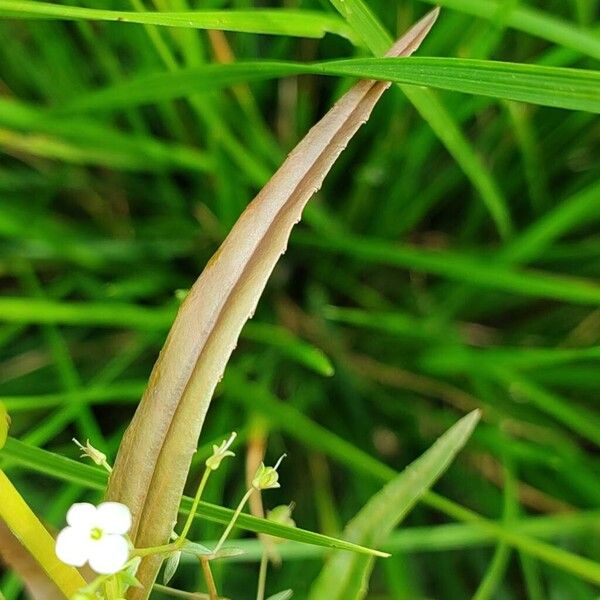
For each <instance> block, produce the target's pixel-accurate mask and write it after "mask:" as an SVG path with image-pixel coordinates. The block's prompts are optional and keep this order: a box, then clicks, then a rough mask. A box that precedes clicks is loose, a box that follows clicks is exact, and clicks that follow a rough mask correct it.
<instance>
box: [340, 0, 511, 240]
mask: <svg viewBox="0 0 600 600" xmlns="http://www.w3.org/2000/svg"><path fill="white" fill-rule="evenodd" d="M330 1H331V3H332V4H333V6H334V7H335V8H336V10H337V11H338V12H339V13H340V14H341V15H342V16H343V17H344V18H345V19H346V21H347V22H348V24H349V25H350V26H351V27H352V28H353V29H354V31H355V32H356V33H357V34H358V35H360V37H361V38H362V40H363V41H364V43H365V45H366V46H367V48H369V50H371V52H372V53H373V54H374V55H375V56H381V55H382V54H383V53H384V52H385V49H386V48H387V47H388V46H389V43H390V39H391V38H390V35H389V33H388V32H387V31H386V30H385V28H384V27H383V25H381V23H380V22H379V20H378V19H377V17H376V16H375V14H374V13H373V12H372V11H371V9H370V8H369V6H368V5H367V4H366V3H365V2H364V1H363V0H330ZM400 89H401V90H402V92H403V93H404V94H405V95H406V97H407V98H408V100H409V101H410V102H411V103H412V104H413V106H414V107H415V108H416V109H417V110H418V111H419V113H420V114H421V116H422V117H423V119H424V120H425V121H426V122H427V123H428V124H429V126H430V127H431V129H432V130H433V132H434V133H435V135H436V136H437V137H438V138H439V140H440V141H441V142H442V143H443V144H444V146H445V147H446V149H447V150H448V152H449V153H450V155H451V156H452V157H453V158H454V160H455V161H456V162H457V164H458V165H459V166H460V168H461V169H462V170H463V172H464V173H465V175H466V176H467V177H468V178H469V180H470V181H471V183H472V184H473V186H474V187H475V189H476V190H477V191H478V192H479V195H480V196H481V199H482V201H483V203H484V205H485V206H486V208H487V210H488V211H489V213H490V215H491V216H492V219H493V220H494V222H495V224H496V227H497V229H498V232H499V234H500V236H501V237H508V236H509V235H510V233H511V230H512V223H511V217H510V212H509V209H508V203H507V202H506V199H505V198H504V196H503V195H502V193H501V191H500V188H499V186H498V185H497V184H496V181H495V180H494V177H493V176H492V174H491V173H490V171H489V170H488V169H487V168H486V167H485V165H484V164H483V162H482V161H481V160H480V158H479V156H478V155H477V153H476V151H475V149H474V148H473V146H472V145H471V144H470V143H469V141H468V139H467V138H466V137H465V136H464V135H463V133H462V131H461V129H460V126H459V124H458V123H457V121H456V120H455V118H454V117H453V115H451V114H450V112H449V111H448V110H447V109H446V107H445V105H444V104H443V103H442V101H441V100H440V99H439V98H438V96H436V94H434V93H433V92H432V91H431V90H420V89H416V88H412V87H408V86H400Z"/></svg>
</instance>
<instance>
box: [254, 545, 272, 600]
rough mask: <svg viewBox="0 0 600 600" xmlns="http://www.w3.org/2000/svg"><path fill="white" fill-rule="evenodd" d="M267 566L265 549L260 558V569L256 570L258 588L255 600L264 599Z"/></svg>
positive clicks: (267, 560)
mask: <svg viewBox="0 0 600 600" xmlns="http://www.w3.org/2000/svg"><path fill="white" fill-rule="evenodd" d="M268 566H269V558H268V555H267V549H266V548H263V552H262V556H261V558H260V568H259V570H258V588H257V590H256V600H264V598H265V587H266V584H267V568H268Z"/></svg>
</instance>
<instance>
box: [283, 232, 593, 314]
mask: <svg viewBox="0 0 600 600" xmlns="http://www.w3.org/2000/svg"><path fill="white" fill-rule="evenodd" d="M293 241H295V242H296V243H301V244H302V245H303V246H308V247H311V248H316V249H319V250H321V251H328V252H332V253H334V254H343V255H346V256H349V257H352V258H353V259H357V260H361V261H364V262H366V263H379V264H384V265H393V266H397V267H404V268H409V269H415V270H417V271H423V272H425V273H431V274H435V275H440V276H442V277H446V278H448V279H451V280H454V281H461V282H464V283H469V284H470V285H473V286H475V287H483V288H489V289H495V290H503V291H505V292H510V293H513V294H518V295H523V296H531V297H538V298H553V299H554V300H562V301H566V302H573V303H575V304H590V305H595V306H598V305H600V286H599V285H597V284H596V283H595V282H592V281H588V280H585V279H580V278H576V277H567V276H564V275H553V274H549V273H544V272H542V271H534V270H525V269H518V268H512V267H509V266H507V265H503V264H500V263H494V262H492V261H490V260H485V259H482V258H478V257H475V256H471V255H468V254H465V253H461V252H456V251H451V250H444V251H434V250H429V249H425V248H416V247H411V246H407V245H400V244H391V243H389V242H385V241H379V240H374V239H368V238H366V237H358V236H351V235H344V236H341V235H336V236H335V237H333V236H331V237H329V238H327V239H322V238H319V237H317V236H313V235H310V234H305V233H303V232H298V233H296V235H295V237H294V240H293Z"/></svg>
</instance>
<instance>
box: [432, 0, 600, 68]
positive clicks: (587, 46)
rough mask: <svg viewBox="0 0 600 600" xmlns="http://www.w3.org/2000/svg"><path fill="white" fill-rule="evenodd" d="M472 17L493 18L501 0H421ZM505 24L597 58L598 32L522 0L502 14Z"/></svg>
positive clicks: (598, 48) (598, 53) (599, 39)
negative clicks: (526, 3) (564, 19)
mask: <svg viewBox="0 0 600 600" xmlns="http://www.w3.org/2000/svg"><path fill="white" fill-rule="evenodd" d="M424 1H425V2H429V3H430V4H437V5H439V6H445V7H447V8H452V9H454V10H457V11H460V12H464V13H467V14H470V15H473V16H475V17H480V18H482V19H487V20H490V21H494V20H495V19H496V18H497V15H498V11H499V10H500V9H501V7H502V2H501V0H485V1H483V0H424ZM504 24H505V25H506V26H508V27H512V28H513V29H517V30H519V31H523V32H525V33H529V34H531V35H535V36H537V37H539V38H542V39H544V40H548V41H549V42H554V43H555V44H558V45H559V46H564V47H565V48H571V49H573V50H575V51H577V52H579V53H582V54H587V55H588V56H591V57H593V58H598V59H600V37H598V35H597V33H595V32H593V31H590V30H587V29H584V28H582V27H577V26H576V25H574V24H573V23H569V22H567V21H563V20H561V19H559V18H557V17H554V16H552V15H549V14H548V13H546V12H543V11H541V10H539V9H537V8H533V7H532V6H526V5H525V3H524V2H522V3H520V4H519V5H517V6H514V7H511V8H510V9H509V10H508V11H506V13H505V14H504Z"/></svg>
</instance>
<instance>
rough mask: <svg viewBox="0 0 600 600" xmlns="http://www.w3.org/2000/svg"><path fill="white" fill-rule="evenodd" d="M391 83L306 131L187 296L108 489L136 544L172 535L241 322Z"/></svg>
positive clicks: (348, 97)
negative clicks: (125, 509) (122, 507)
mask: <svg viewBox="0 0 600 600" xmlns="http://www.w3.org/2000/svg"><path fill="white" fill-rule="evenodd" d="M436 17H437V10H435V11H432V12H431V13H429V14H428V15H427V16H426V17H425V18H423V19H422V20H421V21H419V23H417V24H416V25H415V26H413V27H412V28H411V29H410V30H409V31H408V32H407V33H406V34H405V35H404V36H403V37H402V38H401V39H400V40H399V41H398V42H396V44H394V46H393V47H392V49H391V50H390V52H389V53H388V56H408V55H410V54H412V53H413V52H414V51H415V50H416V49H417V48H418V46H419V45H420V43H421V42H422V41H423V39H424V38H425V36H426V35H427V33H428V32H429V30H430V28H431V27H432V25H433V23H434V22H435V19H436ZM388 87H389V84H388V83H386V82H374V81H360V82H359V83H357V84H356V85H355V86H354V87H353V88H352V89H351V90H350V91H348V92H347V93H346V94H345V95H344V96H343V98H341V100H340V101H339V102H337V103H336V104H335V106H334V107H333V108H332V109H331V110H330V111H329V112H328V113H327V114H326V115H325V116H324V117H323V119H321V121H319V123H318V124H317V125H315V126H314V127H313V128H312V129H311V130H310V131H309V133H308V134H307V135H306V137H305V138H304V139H303V140H302V141H301V142H300V143H299V144H298V146H296V148H295V149H294V150H293V151H292V152H291V154H290V155H289V156H288V158H287V159H286V161H285V162H284V163H283V165H282V166H281V167H280V169H279V170H278V171H277V172H276V173H275V175H274V176H273V177H272V179H271V180H270V181H269V182H268V183H267V185H266V186H265V187H264V188H263V189H262V190H261V191H260V193H259V194H258V195H257V197H256V198H255V199H254V200H253V201H252V202H251V203H250V205H249V206H248V207H247V208H246V210H245V211H244V213H243V214H242V215H241V217H240V218H239V220H238V221H237V223H236V224H235V226H234V227H233V229H232V230H231V232H230V234H229V235H228V236H227V238H226V239H225V241H224V242H223V244H222V245H221V247H220V248H219V250H218V251H217V252H216V253H215V255H214V256H213V257H212V259H211V260H210V261H209V263H208V264H207V265H206V268H205V269H204V271H203V272H202V274H201V275H200V277H199V278H198V280H197V281H196V283H195V284H194V286H193V287H192V289H191V290H190V293H189V294H188V296H187V298H186V300H185V301H184V303H183V304H182V306H181V308H180V310H179V313H178V314H177V317H176V319H175V322H174V323H173V327H172V328H171V331H170V333H169V336H168V338H167V341H166V343H165V345H164V347H163V349H162V351H161V353H160V356H159V358H158V360H157V362H156V364H155V366H154V369H153V371H152V374H151V376H150V381H149V384H148V387H147V389H146V392H145V393H144V396H143V398H142V401H141V403H140V405H139V407H138V409H137V412H136V414H135V416H134V418H133V420H132V422H131V424H130V426H129V428H128V430H127V432H126V434H125V436H124V438H123V442H122V444H121V447H120V449H119V453H118V456H117V460H116V463H115V467H114V471H113V473H112V476H111V478H110V482H109V488H108V492H107V496H108V498H110V499H111V500H117V501H120V502H123V503H125V504H127V505H128V506H129V508H130V509H131V511H132V514H133V518H134V524H133V528H132V531H131V535H132V539H133V540H134V542H135V545H136V547H138V548H140V547H148V546H156V545H159V544H161V543H164V542H165V541H166V540H167V539H168V538H169V535H170V533H171V529H172V527H173V524H174V522H175V519H176V516H177V508H178V506H179V502H180V499H181V495H182V492H183V487H184V484H185V481H186V477H187V473H188V470H189V466H190V462H191V459H192V455H193V453H194V451H195V449H196V445H197V442H198V437H199V435H200V430H201V428H202V424H203V422H204V417H205V415H206V412H207V410H208V407H209V405H210V400H211V398H212V395H213V392H214V389H215V387H216V385H217V384H218V382H219V380H220V379H221V377H222V375H223V371H224V369H225V365H226V364H227V361H228V360H229V357H230V355H231V353H232V351H233V349H234V348H235V346H236V344H237V340H238V337H239V334H240V331H241V329H242V327H243V325H244V323H245V322H246V321H247V320H248V318H250V317H251V316H252V314H253V312H254V309H255V307H256V304H257V303H258V300H259V298H260V295H261V293H262V291H263V289H264V287H265V285H266V283H267V280H268V278H269V275H270V274H271V272H272V270H273V268H274V266H275V264H276V263H277V260H278V259H279V257H280V256H281V255H282V254H283V253H284V252H285V250H286V246H287V243H288V239H289V236H290V232H291V230H292V228H293V226H294V225H295V224H296V223H297V222H298V221H299V220H300V217H301V215H302V210H303V209H304V206H305V205H306V203H307V202H308V200H309V199H310V197H311V196H312V195H313V194H314V193H315V192H316V191H317V190H318V189H319V188H320V187H321V184H322V182H323V179H324V178H325V176H326V174H327V173H328V172H329V170H330V168H331V167H332V165H333V164H334V162H335V161H336V159H337V157H338V156H339V154H340V153H341V152H342V150H343V149H344V148H345V147H346V144H347V143H348V141H349V140H350V139H351V138H352V136H353V135H354V134H355V133H356V131H357V130H358V129H359V127H360V126H361V125H362V124H363V123H364V122H365V121H367V119H368V118H369V116H370V114H371V111H372V109H373V107H374V106H375V104H376V103H377V101H378V100H379V98H380V96H381V95H382V94H383V92H384V91H385V90H386V89H387V88H388ZM161 560H162V559H161V558H160V557H156V556H155V557H148V558H146V559H144V561H143V563H142V565H141V567H140V570H139V571H138V578H139V579H140V581H141V582H142V584H143V585H144V588H145V590H146V591H143V590H138V589H132V590H130V592H129V595H128V598H130V599H131V600H142V599H144V598H146V597H147V596H148V590H149V589H150V584H151V583H152V582H153V581H154V579H155V577H156V573H157V571H158V569H159V567H160V563H161Z"/></svg>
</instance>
